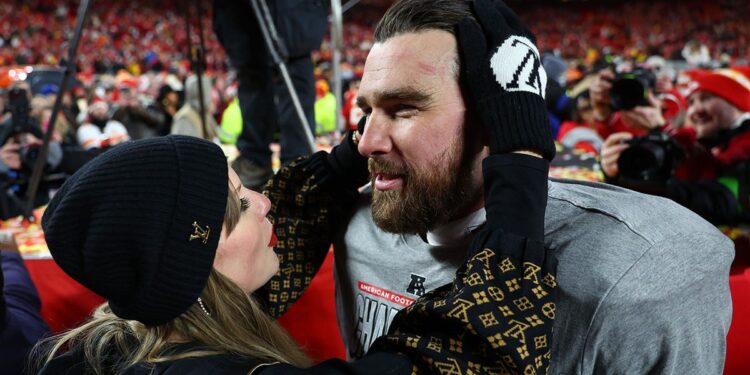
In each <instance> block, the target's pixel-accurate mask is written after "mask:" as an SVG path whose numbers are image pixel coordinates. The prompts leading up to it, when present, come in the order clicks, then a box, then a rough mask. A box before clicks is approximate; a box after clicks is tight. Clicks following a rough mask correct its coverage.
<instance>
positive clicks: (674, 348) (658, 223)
mask: <svg viewBox="0 0 750 375" xmlns="http://www.w3.org/2000/svg"><path fill="white" fill-rule="evenodd" d="M480 8H484V9H500V14H502V16H497V14H498V13H497V12H494V13H492V12H486V11H480V10H478V9H480ZM490 13H491V14H494V16H491V15H488V14H490ZM493 17H495V18H498V17H499V18H500V19H493ZM477 19H479V22H478V23H479V24H481V31H477V29H478V26H476V25H477ZM498 25H500V26H498ZM502 25H512V26H511V27H512V28H514V29H515V30H522V31H523V30H525V31H526V32H521V33H519V34H515V36H509V37H507V38H500V39H498V38H493V37H492V36H493V35H494V34H495V33H497V32H498V30H501V29H502V27H504V26H502ZM519 35H521V36H519ZM524 35H525V36H526V37H525V36H524ZM545 85H546V76H545V75H544V72H543V70H542V69H541V68H540V58H539V53H538V51H537V49H536V47H535V46H534V41H533V36H531V33H529V32H528V29H526V27H525V26H524V25H523V23H522V22H521V21H520V20H519V19H518V18H517V16H516V15H515V14H514V13H513V12H512V11H510V9H509V8H508V7H507V5H505V4H504V3H502V1H499V0H494V1H493V0H476V1H456V0H402V1H400V2H397V3H395V4H394V5H393V6H392V7H391V8H390V9H389V10H388V11H387V12H386V14H385V15H384V17H383V19H382V20H381V21H380V23H379V24H378V26H377V28H376V30H375V43H374V45H373V48H372V50H371V51H370V54H369V56H368V58H367V61H366V64H365V68H364V75H363V77H362V81H361V86H360V91H359V96H358V99H357V103H358V105H359V106H360V108H361V109H362V110H363V112H364V113H365V114H366V122H365V123H364V124H363V125H364V132H363V134H362V135H361V137H360V138H359V139H358V151H359V154H361V155H362V156H364V157H367V158H368V166H369V172H370V180H371V185H370V186H369V187H367V188H365V189H364V190H363V191H362V192H361V194H360V195H359V198H358V201H357V203H356V205H355V207H354V209H353V211H354V212H353V214H351V216H350V217H347V218H345V223H346V225H345V228H343V229H342V230H341V232H340V234H339V235H338V237H337V238H336V239H334V245H335V247H334V249H335V251H334V253H335V260H336V275H335V280H336V292H337V293H336V298H337V307H338V319H339V326H340V331H341V334H342V337H343V339H344V341H345V346H346V348H347V350H348V355H349V357H350V358H359V357H361V356H363V355H364V354H365V353H367V351H368V350H369V349H370V348H371V346H372V345H373V342H374V341H375V340H376V339H377V338H378V337H380V336H382V335H384V334H386V333H388V327H389V324H390V323H391V321H392V319H393V318H394V316H395V315H396V313H397V312H398V311H399V310H401V309H403V308H405V307H407V306H409V305H411V304H412V303H413V302H414V301H415V300H417V299H418V298H419V297H420V296H422V295H424V294H425V293H429V292H430V291H432V290H434V289H436V288H438V287H440V286H442V285H444V284H447V283H450V282H451V281H452V280H453V279H454V277H455V276H456V274H455V272H456V270H457V268H458V266H459V265H460V264H461V263H462V261H463V260H464V257H465V256H466V249H467V248H469V247H470V243H471V242H472V241H474V240H476V238H475V237H477V236H475V233H477V232H478V229H480V228H482V227H483V226H484V225H485V223H487V222H489V221H488V220H487V216H488V215H487V214H486V213H487V212H488V211H485V209H484V205H485V203H487V204H490V203H492V204H496V205H498V206H499V207H503V205H507V206H510V205H511V203H512V202H509V201H508V200H507V199H506V200H505V201H504V200H503V199H504V197H502V196H500V197H498V196H493V191H492V190H489V189H487V187H486V186H485V185H484V183H483V176H482V163H483V161H484V160H485V158H486V157H487V155H488V148H487V145H488V144H504V143H516V144H517V143H518V142H521V143H523V144H527V145H529V148H530V149H537V150H543V149H544V147H537V146H538V145H536V144H535V141H537V140H543V139H546V138H545V137H546V135H545V134H542V133H535V132H539V131H540V130H539V128H533V129H532V128H530V127H524V126H523V125H524V124H528V123H532V122H533V123H536V120H537V119H536V118H534V119H530V118H528V116H546V115H545V114H544V112H543V111H539V112H538V113H537V112H533V113H532V112H529V111H521V110H519V109H521V108H526V107H527V105H528V104H527V103H532V102H533V101H536V100H540V99H542V98H543V96H544V91H545V90H544V88H545ZM509 93H510V94H509ZM511 94H512V95H511ZM508 95H510V96H508ZM540 97H541V98H540ZM543 120H545V121H546V119H543ZM479 124H496V125H497V129H501V130H500V131H499V132H498V133H494V134H487V133H486V132H485V131H484V130H482V129H483V127H482V126H480V125H479ZM552 153H554V151H552ZM547 156H549V155H547ZM333 158H334V159H336V158H338V159H340V157H338V156H336V155H334V156H333ZM344 164H345V163H344ZM352 165H355V164H352ZM347 173H348V174H350V175H356V173H354V172H353V171H348V172H347ZM490 197H491V199H490ZM487 207H490V206H487ZM545 212H546V214H545V223H544V224H545V225H544V227H545V230H544V238H545V246H546V247H547V248H548V249H549V250H550V253H551V254H553V255H554V256H555V257H556V258H557V260H558V268H557V272H558V274H557V281H558V283H559V291H560V292H559V299H558V302H557V309H556V310H555V316H556V317H555V323H554V331H555V337H554V340H553V342H552V343H551V349H552V362H551V366H550V372H551V373H555V374H572V373H576V374H602V373H617V374H625V373H627V374H635V373H658V374H685V373H700V374H720V373H721V372H722V368H723V363H724V353H725V338H726V334H727V331H728V329H729V324H730V321H731V312H732V309H731V297H730V294H729V289H728V271H729V266H730V264H731V262H732V259H733V257H734V250H733V245H732V243H731V241H730V240H729V239H728V238H726V237H725V236H723V235H722V234H721V233H720V232H719V231H717V230H716V228H715V227H713V226H712V225H710V224H709V223H707V222H706V221H704V220H703V219H701V218H700V217H698V216H697V215H695V214H693V213H692V212H690V211H688V210H686V209H684V208H682V207H680V206H678V205H677V204H674V203H673V202H670V201H668V200H666V199H662V198H657V197H652V196H647V195H643V194H638V193H634V192H632V191H629V190H624V189H621V188H617V187H613V186H607V185H601V184H591V183H582V182H573V181H558V180H551V181H550V182H549V190H548V199H547V202H546V211H545ZM527 220H530V219H526V218H524V217H520V218H518V220H517V221H515V222H513V223H507V225H509V226H510V227H513V226H515V228H518V229H519V230H522V229H521V228H527V227H533V223H530V222H527ZM515 228H510V230H511V231H512V230H514V229H515ZM486 298H502V296H500V295H494V294H493V290H489V289H488V290H487V291H486V293H484V292H479V293H475V294H474V295H473V297H471V298H468V299H467V300H466V301H464V306H463V308H465V313H467V314H471V313H472V312H471V310H472V306H480V305H481V304H483V303H484V302H485V300H486ZM516 302H518V303H517V304H516V305H517V306H521V305H522V304H523V303H522V301H516ZM457 308H458V307H457ZM479 318H481V317H479ZM512 318H513V317H512V316H505V317H504V319H512ZM486 323H487V324H493V323H492V322H491V321H487V322H486ZM528 323H529V324H531V322H528ZM524 325H525V326H528V324H525V323H524V324H522V325H519V326H517V327H516V328H518V330H520V331H521V334H522V333H523V330H524ZM532 325H533V324H532ZM518 333H519V332H506V333H505V334H504V335H506V336H507V335H515V334H518ZM503 337H505V336H503ZM503 337H500V338H499V339H500V341H498V342H500V343H501V342H502V339H503ZM459 339H460V338H457V340H456V342H459V341H460V340H459ZM452 342H453V341H452V340H451V342H443V343H441V344H442V346H444V347H443V350H445V349H446V347H449V346H450V348H449V349H450V350H461V348H460V347H453V346H455V345H453V344H452ZM496 343H497V342H496ZM451 345H452V346H451ZM498 345H500V344H498ZM376 346H377V345H376ZM442 346H440V345H437V344H436V345H435V348H436V350H438V349H440V348H441V347H442Z"/></svg>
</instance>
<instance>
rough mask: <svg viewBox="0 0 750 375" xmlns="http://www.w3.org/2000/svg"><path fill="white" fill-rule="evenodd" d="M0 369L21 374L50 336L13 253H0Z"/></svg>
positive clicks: (34, 294) (31, 287) (20, 261)
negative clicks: (34, 350) (37, 346)
mask: <svg viewBox="0 0 750 375" xmlns="http://www.w3.org/2000/svg"><path fill="white" fill-rule="evenodd" d="M0 258H2V272H0V291H2V293H0V368H2V369H3V370H2V371H3V373H6V372H5V371H7V373H9V374H15V373H21V371H22V369H23V368H24V365H25V362H26V357H27V355H28V353H29V351H30V350H31V348H32V347H33V346H34V344H36V343H37V341H38V340H39V339H41V338H43V337H44V336H47V335H48V334H49V333H50V330H49V327H48V326H47V324H46V323H45V322H44V321H43V320H42V317H41V315H40V314H39V310H40V309H41V302H40V300H39V296H38V295H37V291H36V288H35V287H34V283H33V282H32V281H31V278H30V277H29V273H28V271H27V270H26V267H24V265H23V259H21V256H20V255H19V254H18V253H15V252H7V251H2V252H0Z"/></svg>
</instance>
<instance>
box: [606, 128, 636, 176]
mask: <svg viewBox="0 0 750 375" xmlns="http://www.w3.org/2000/svg"><path fill="white" fill-rule="evenodd" d="M629 139H633V135H632V134H630V133H628V132H619V133H614V134H612V135H610V136H609V137H607V139H606V140H605V141H604V144H603V145H602V153H601V157H602V159H601V165H602V172H604V174H605V175H607V177H610V178H615V177H617V176H618V175H619V174H620V169H619V168H618V166H617V161H618V160H619V159H620V154H622V152H623V151H625V149H627V148H628V147H630V145H629V144H627V143H625V141H627V140H629Z"/></svg>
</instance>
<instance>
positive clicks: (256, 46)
mask: <svg viewBox="0 0 750 375" xmlns="http://www.w3.org/2000/svg"><path fill="white" fill-rule="evenodd" d="M266 3H267V4H268V8H269V12H270V15H271V18H272V19H273V24H274V25H275V27H276V29H277V31H278V34H279V39H281V41H282V43H283V45H284V49H285V51H277V52H279V54H280V58H282V59H284V60H285V63H286V67H287V70H288V72H289V76H290V77H291V80H292V85H293V86H294V90H295V91H296V93H297V97H298V99H299V103H300V105H301V107H302V111H303V112H304V114H305V117H306V119H307V123H308V125H309V126H310V132H311V133H314V132H315V112H314V111H315V77H314V75H313V69H314V67H313V63H312V60H311V57H310V53H311V52H312V51H314V50H317V49H319V48H320V43H321V42H322V40H323V35H324V34H325V31H326V27H327V13H328V7H327V2H326V1H323V0H276V1H266ZM213 7H214V9H213V29H214V32H215V33H216V35H217V37H218V39H219V41H220V42H221V44H222V45H223V46H224V49H225V50H226V52H227V56H229V61H230V63H231V65H232V66H234V67H235V68H236V69H237V77H238V80H239V85H238V88H237V96H238V97H239V100H240V112H241V113H242V123H243V127H242V134H241V135H240V137H239V138H238V140H237V148H238V149H239V151H240V156H241V157H240V158H238V160H239V161H245V162H247V163H248V164H249V165H252V167H250V166H248V170H247V171H243V170H238V173H239V175H240V178H241V179H245V180H243V184H245V185H246V186H249V187H253V186H254V187H255V188H259V187H262V186H263V185H264V183H265V179H266V178H267V177H266V176H270V175H271V173H272V169H271V151H270V150H269V149H268V145H269V144H270V143H271V142H272V141H273V138H274V134H275V133H276V131H277V129H278V130H279V132H280V133H281V137H280V138H281V140H280V144H281V157H280V158H281V162H282V164H284V165H286V164H288V163H289V162H291V161H293V160H296V159H297V158H298V157H301V156H306V155H309V154H310V153H311V152H312V151H311V150H310V145H309V143H308V140H307V135H306V133H305V130H304V128H303V127H302V124H301V121H300V119H299V117H298V114H297V112H296V110H295V108H294V105H293V102H292V99H291V96H290V94H289V92H288V89H287V87H286V86H285V84H284V81H283V80H282V79H281V76H280V75H279V74H278V71H277V70H276V69H275V65H276V63H278V61H273V59H272V56H271V52H270V51H269V49H268V47H267V46H266V44H265V42H264V39H263V34H262V32H261V28H260V25H259V24H258V22H257V21H256V17H255V14H254V12H253V9H252V8H251V7H250V4H249V3H248V2H247V1H233V0H214V1H213ZM235 169H237V168H236V167H235ZM254 174H257V175H258V177H256V178H250V177H249V176H251V175H254ZM250 180H254V181H250Z"/></svg>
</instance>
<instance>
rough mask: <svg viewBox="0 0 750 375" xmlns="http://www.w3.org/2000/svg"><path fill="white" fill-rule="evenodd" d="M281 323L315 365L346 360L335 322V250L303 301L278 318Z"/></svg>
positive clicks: (329, 253) (324, 263)
mask: <svg viewBox="0 0 750 375" xmlns="http://www.w3.org/2000/svg"><path fill="white" fill-rule="evenodd" d="M279 323H281V325H282V326H284V328H286V330H287V331H288V332H289V334H290V335H292V337H294V339H295V340H296V341H297V343H299V344H300V345H301V346H302V347H303V348H304V349H305V352H306V353H307V354H308V355H309V356H310V357H312V358H313V359H314V360H315V361H316V362H317V361H322V360H325V359H328V358H341V359H346V352H345V349H344V343H343V341H342V340H341V335H339V327H338V324H337V321H336V301H335V289H334V283H333V251H329V252H328V256H327V257H326V260H325V261H324V262H323V265H322V266H321V268H320V271H319V272H318V274H317V275H316V276H315V278H313V280H312V282H311V283H310V287H308V288H307V290H306V291H305V293H304V294H302V298H300V299H299V300H298V301H297V302H295V303H294V305H292V307H291V308H290V309H289V311H287V312H286V313H285V314H284V315H283V316H282V317H281V318H280V319H279Z"/></svg>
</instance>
